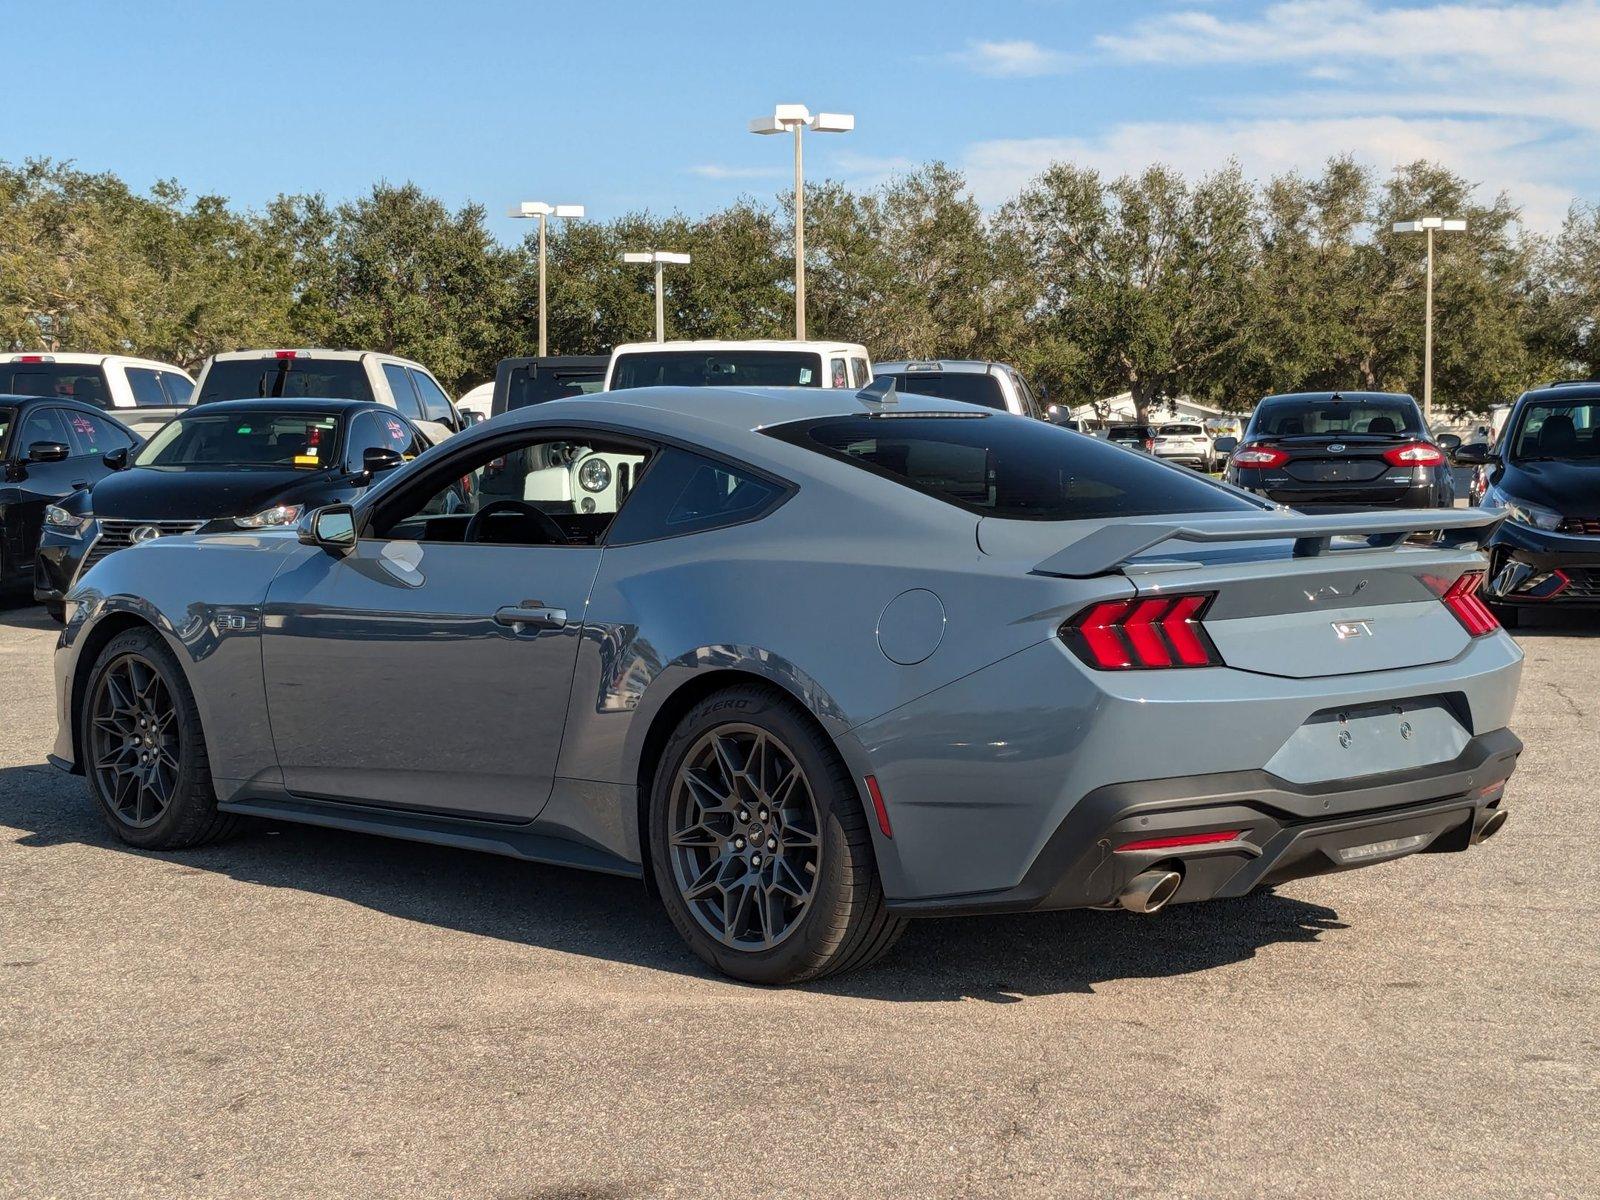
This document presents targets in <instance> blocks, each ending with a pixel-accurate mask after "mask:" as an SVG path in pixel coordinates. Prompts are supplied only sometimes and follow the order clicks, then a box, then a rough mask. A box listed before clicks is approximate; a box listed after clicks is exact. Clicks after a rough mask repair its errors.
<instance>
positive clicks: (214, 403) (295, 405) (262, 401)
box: [180, 396, 405, 419]
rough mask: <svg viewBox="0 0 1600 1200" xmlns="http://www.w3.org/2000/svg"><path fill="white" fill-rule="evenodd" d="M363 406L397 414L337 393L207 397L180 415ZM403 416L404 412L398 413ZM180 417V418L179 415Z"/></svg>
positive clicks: (341, 409)
mask: <svg viewBox="0 0 1600 1200" xmlns="http://www.w3.org/2000/svg"><path fill="white" fill-rule="evenodd" d="M361 408H377V409H382V410H383V412H384V413H386V414H390V413H394V411H395V410H394V409H392V408H390V407H388V405H385V404H379V403H377V401H375V400H350V399H347V398H344V397H338V396H327V397H324V396H292V397H288V398H286V399H282V400H274V399H272V398H271V397H270V396H269V397H262V398H256V397H251V398H250V399H248V400H208V401H206V402H205V403H204V404H194V405H190V406H189V408H187V409H186V410H185V411H184V412H183V413H182V414H181V416H184V417H186V416H189V415H190V414H192V413H200V412H222V413H230V412H291V413H295V412H305V413H327V412H339V413H342V412H351V411H354V410H356V409H361ZM399 415H400V416H404V415H405V414H404V413H401V414H399ZM180 419H181V418H180Z"/></svg>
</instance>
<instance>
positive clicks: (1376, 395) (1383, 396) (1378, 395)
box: [1261, 391, 1417, 404]
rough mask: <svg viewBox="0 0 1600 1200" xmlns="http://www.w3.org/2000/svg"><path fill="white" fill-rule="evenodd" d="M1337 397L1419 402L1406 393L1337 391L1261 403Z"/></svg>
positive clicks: (1282, 394) (1290, 395)
mask: <svg viewBox="0 0 1600 1200" xmlns="http://www.w3.org/2000/svg"><path fill="white" fill-rule="evenodd" d="M1336 397H1337V398H1338V399H1340V400H1351V401H1362V400H1388V401H1391V402H1392V401H1396V400H1407V401H1409V402H1410V403H1412V404H1415V403H1416V402H1417V401H1416V397H1414V396H1411V395H1409V394H1407V393H1406V392H1338V391H1335V392H1279V393H1278V394H1276V395H1273V396H1263V397H1262V398H1261V403H1263V404H1274V403H1277V402H1278V401H1280V400H1303V401H1331V400H1333V399H1334V398H1336Z"/></svg>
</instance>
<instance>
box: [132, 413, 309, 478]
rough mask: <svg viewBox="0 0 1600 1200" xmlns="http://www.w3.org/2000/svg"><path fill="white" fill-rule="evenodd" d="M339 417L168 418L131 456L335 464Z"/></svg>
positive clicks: (149, 460)
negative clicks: (135, 454) (136, 452)
mask: <svg viewBox="0 0 1600 1200" xmlns="http://www.w3.org/2000/svg"><path fill="white" fill-rule="evenodd" d="M339 425H340V421H339V418H338V417H337V416H335V415H334V414H332V413H326V414H324V413H298V412H297V413H287V412H285V413H276V412H251V413H205V414H196V415H194V416H187V417H180V418H178V419H177V420H176V421H169V422H167V424H165V425H163V426H162V427H161V428H160V429H158V430H157V431H156V433H155V436H154V437H152V438H151V439H150V440H149V441H148V442H146V443H145V446H144V448H143V449H142V450H140V451H139V453H138V455H137V456H136V457H135V458H134V460H133V465H134V466H137V467H194V466H206V467H280V468H281V467H292V468H296V469H298V470H306V471H317V470H321V469H323V468H325V467H329V466H333V465H335V464H336V463H337V462H338V461H339V460H338V452H339Z"/></svg>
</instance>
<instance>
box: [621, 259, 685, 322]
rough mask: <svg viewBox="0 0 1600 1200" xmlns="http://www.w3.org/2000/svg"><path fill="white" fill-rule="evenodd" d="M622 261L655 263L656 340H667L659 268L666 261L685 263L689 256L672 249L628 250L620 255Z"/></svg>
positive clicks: (664, 304) (664, 303)
mask: <svg viewBox="0 0 1600 1200" xmlns="http://www.w3.org/2000/svg"><path fill="white" fill-rule="evenodd" d="M622 261H623V262H630V263H655V265H656V341H658V342H664V341H666V340H667V337H666V327H667V317H666V312H667V310H666V301H665V299H664V297H665V295H666V293H665V291H664V290H663V288H662V286H661V268H662V267H663V266H665V265H666V264H667V263H686V262H688V261H689V256H688V255H687V254H679V253H677V252H676V251H672V250H644V251H640V252H637V253H635V252H632V251H630V252H629V253H627V254H624V255H623V256H622Z"/></svg>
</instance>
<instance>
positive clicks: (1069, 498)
mask: <svg viewBox="0 0 1600 1200" xmlns="http://www.w3.org/2000/svg"><path fill="white" fill-rule="evenodd" d="M767 432H768V433H769V434H771V436H773V437H777V438H782V439H783V440H784V441H786V442H791V443H793V444H794V445H796V446H803V447H805V448H807V449H810V450H815V451H817V452H818V453H820V454H826V455H828V456H829V457H830V458H836V459H839V460H840V461H842V462H847V463H850V464H852V465H854V466H858V467H861V468H862V469H863V470H867V471H871V472H872V473H873V474H875V475H880V476H882V477H884V478H886V479H891V480H893V481H894V482H896V483H900V484H903V485H905V486H906V487H909V488H912V489H914V490H916V491H919V492H923V493H926V494H927V495H929V496H933V497H936V498H937V499H940V500H943V501H946V502H947V503H950V504H954V505H957V506H958V507H960V508H964V509H966V510H968V511H969V512H974V513H977V514H978V515H980V516H985V517H1005V518H1009V519H1013V520H1024V521H1081V520H1090V519H1095V518H1106V517H1140V516H1149V515H1151V514H1154V513H1181V512H1237V511H1244V512H1254V511H1257V510H1258V506H1257V505H1255V504H1253V503H1252V502H1250V501H1249V500H1246V499H1244V498H1243V497H1240V496H1236V495H1234V494H1233V493H1232V492H1229V491H1227V490H1226V489H1224V488H1222V487H1219V486H1218V485H1216V484H1214V483H1212V482H1210V481H1209V480H1207V479H1205V478H1204V477H1203V476H1200V475H1196V474H1195V473H1194V472H1192V471H1185V470H1183V469H1181V468H1177V467H1171V466H1168V465H1167V464H1165V463H1163V462H1162V461H1161V460H1160V459H1157V458H1151V457H1149V456H1147V455H1130V454H1129V453H1128V452H1127V451H1126V450H1122V449H1120V448H1118V447H1116V446H1111V445H1107V444H1106V443H1105V442H1101V441H1096V440H1095V439H1094V438H1091V437H1085V436H1084V435H1083V434H1081V433H1073V432H1071V431H1070V430H1066V429H1062V428H1060V427H1058V426H1055V425H1046V424H1043V423H1041V422H1039V421H1034V420H1030V419H1028V418H1026V417H1017V416H1012V415H1010V414H1009V413H994V414H985V413H970V414H967V413H960V414H957V413H949V414H945V415H942V416H941V415H916V414H909V413H908V414H905V415H901V414H889V415H878V414H869V413H863V414H861V415H860V416H847V417H827V418H824V419H822V420H817V421H798V422H793V423H790V424H787V425H779V426H776V427H774V428H772V429H770V430H768V431H767Z"/></svg>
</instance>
